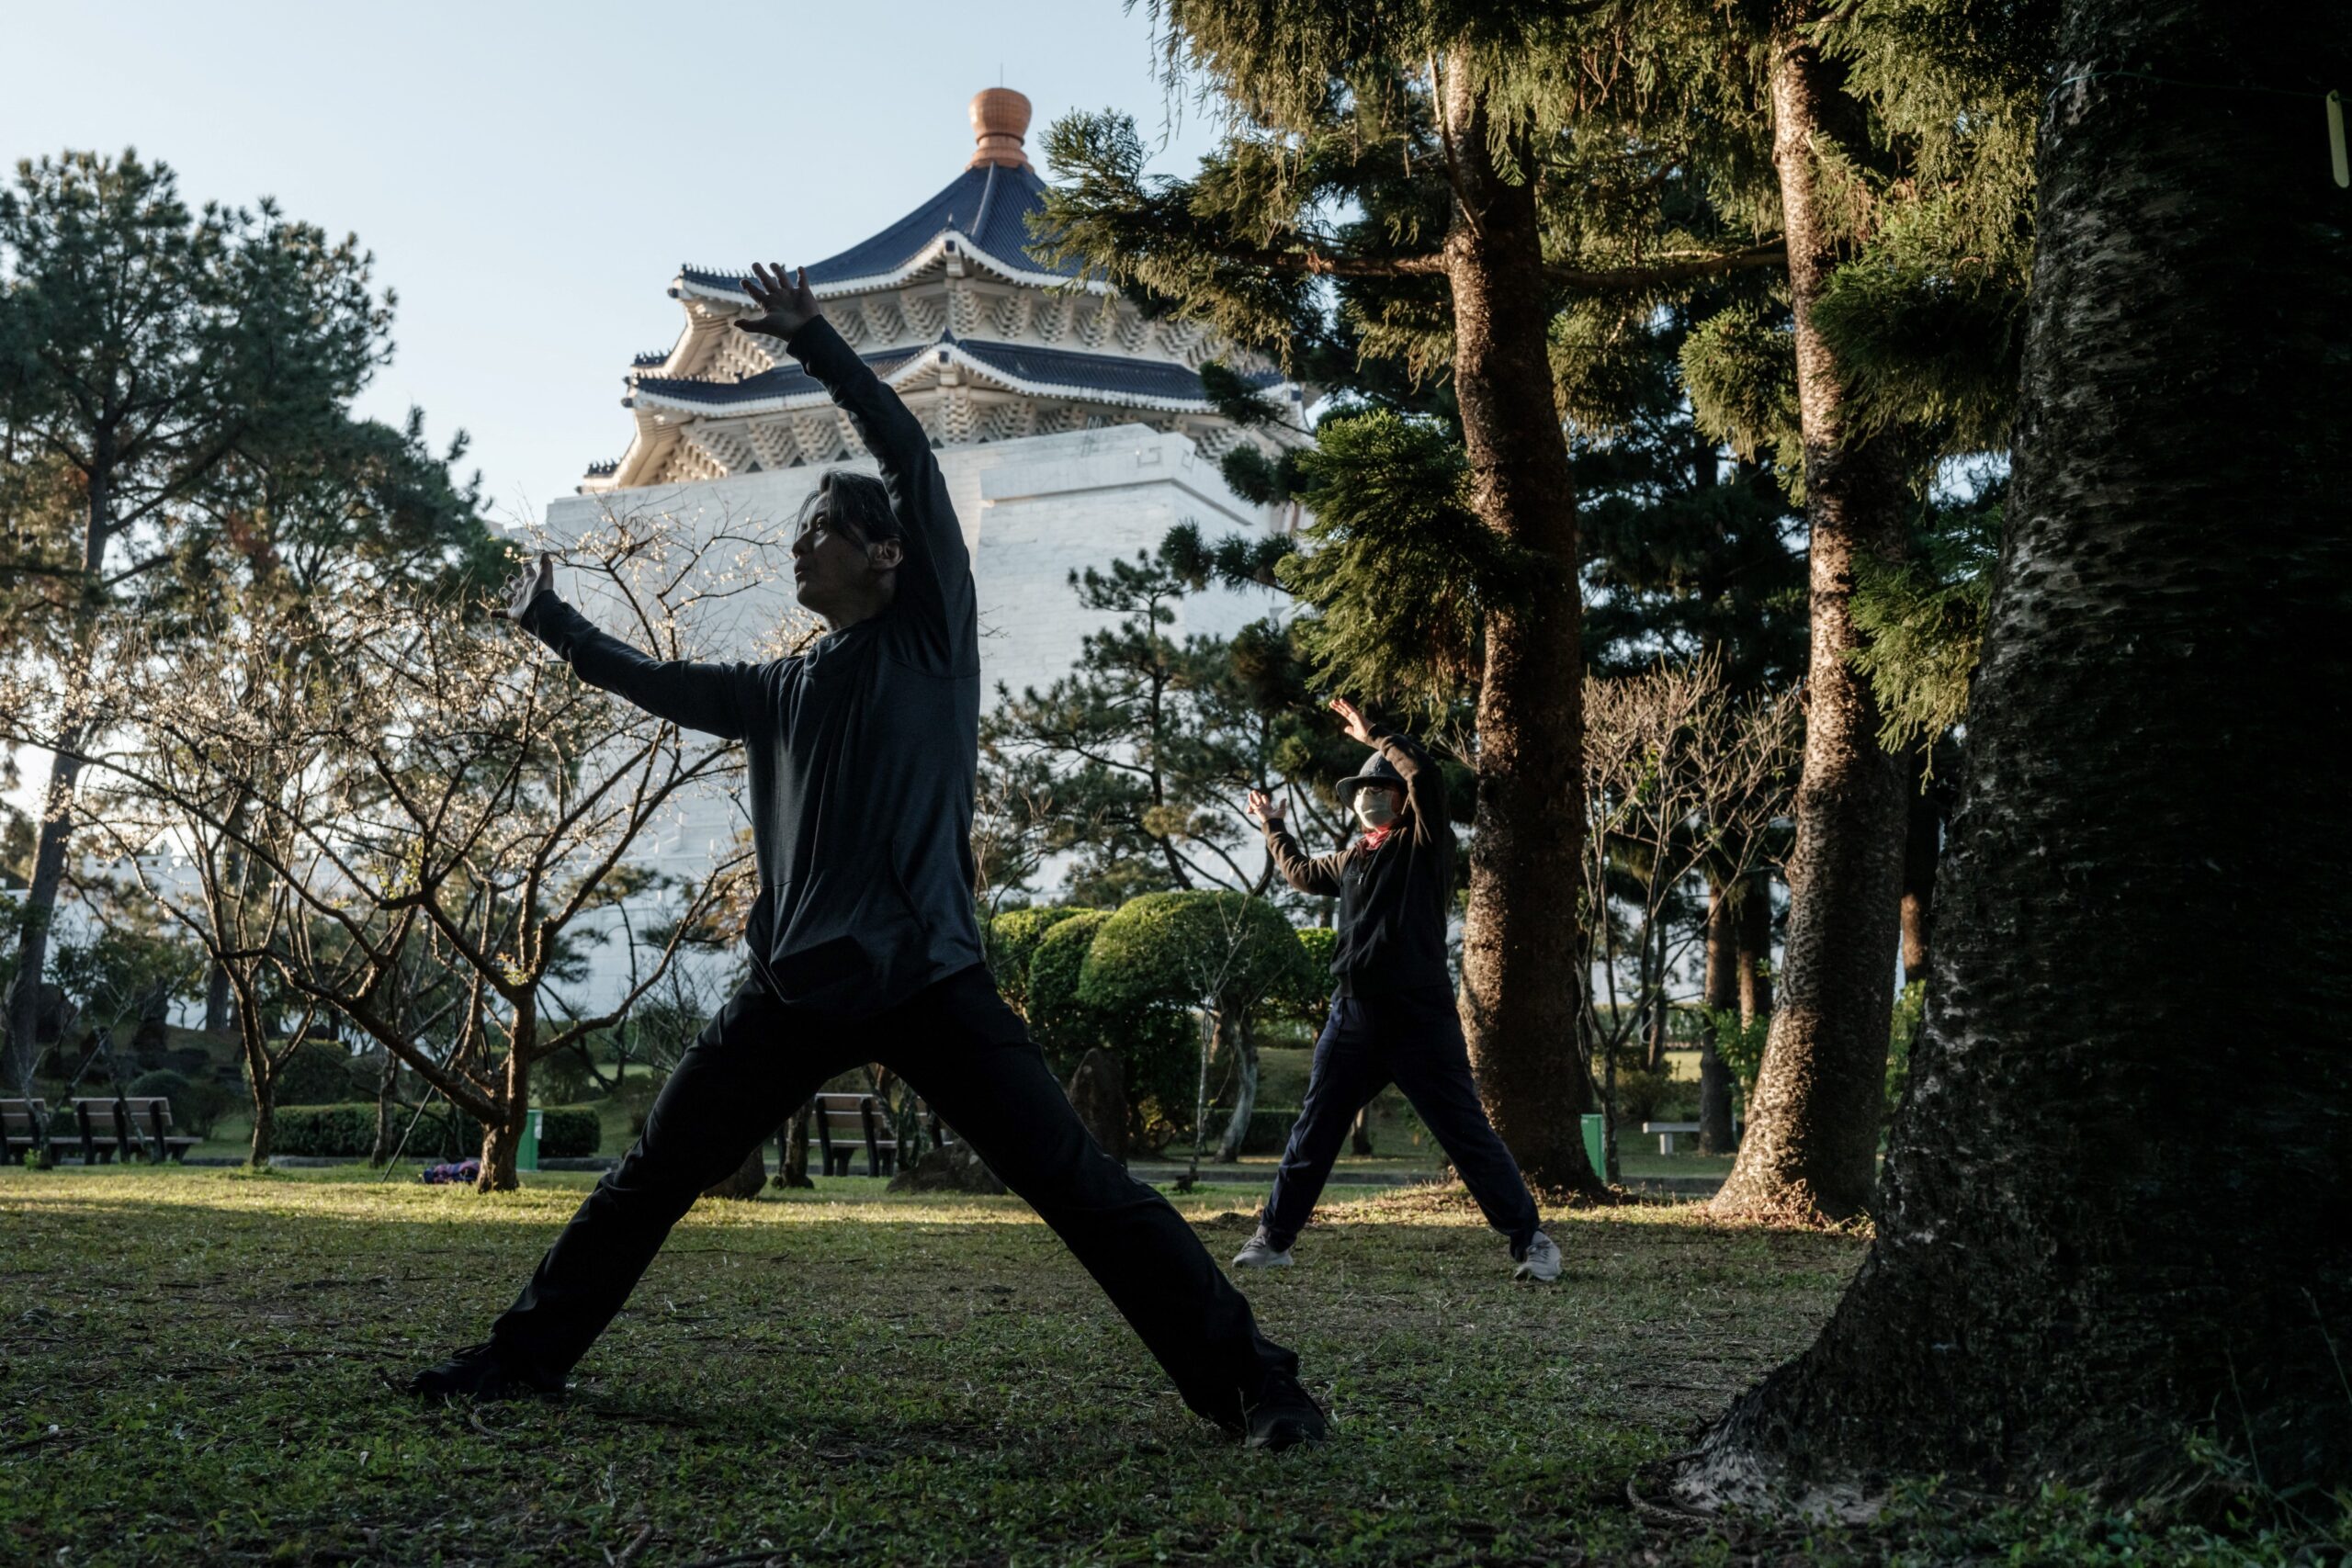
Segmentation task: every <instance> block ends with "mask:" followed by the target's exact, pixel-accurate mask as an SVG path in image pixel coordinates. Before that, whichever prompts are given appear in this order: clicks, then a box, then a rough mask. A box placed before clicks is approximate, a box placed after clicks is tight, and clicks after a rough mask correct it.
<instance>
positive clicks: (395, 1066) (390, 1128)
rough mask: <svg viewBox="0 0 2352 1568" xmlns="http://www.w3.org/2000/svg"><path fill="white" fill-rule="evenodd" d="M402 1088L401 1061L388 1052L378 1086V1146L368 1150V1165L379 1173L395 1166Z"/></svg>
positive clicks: (398, 1141) (399, 1131) (399, 1136)
mask: <svg viewBox="0 0 2352 1568" xmlns="http://www.w3.org/2000/svg"><path fill="white" fill-rule="evenodd" d="M400 1085H401V1059H400V1058H399V1057H398V1056H395V1055H392V1054H391V1053H390V1051H387V1052H385V1053H384V1076H383V1077H381V1078H379V1079H378V1080H377V1084H376V1145H375V1147H373V1148H371V1149H369V1150H368V1164H369V1165H372V1166H374V1167H376V1168H378V1169H379V1170H380V1169H382V1168H384V1167H385V1166H388V1165H390V1164H391V1163H392V1150H393V1148H394V1147H395V1146H397V1145H398V1144H399V1143H400V1138H401V1129H400V1105H401V1101H400Z"/></svg>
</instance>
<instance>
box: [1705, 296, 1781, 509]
mask: <svg viewBox="0 0 2352 1568" xmlns="http://www.w3.org/2000/svg"><path fill="white" fill-rule="evenodd" d="M1681 357H1682V383H1683V385H1684V386H1685V387H1687V388H1688V389H1690V393H1691V412H1692V414H1693V416H1694V417H1695V418H1696V420H1697V423H1698V426H1699V428H1700V429H1701V430H1702V431H1704V432H1705V433H1706V434H1709V435H1711V436H1713V438H1714V439H1716V440H1718V441H1724V442H1727V443H1729V444H1730V446H1731V449H1732V450H1733V451H1734V452H1736V453H1737V454H1738V455H1739V456H1740V457H1746V458H1751V459H1753V458H1757V457H1770V458H1771V459H1772V460H1773V462H1774V465H1775V466H1776V467H1777V468H1779V470H1780V472H1781V475H1782V477H1783V478H1784V479H1785V480H1786V481H1787V483H1788V485H1789V488H1790V490H1791V491H1792V493H1793V494H1794V495H1795V496H1796V498H1797V499H1799V500H1802V499H1803V490H1804V434H1803V432H1802V431H1801V430H1800V429H1799V427H1798V422H1797V354H1796V339H1795V336H1794V334H1793V333H1792V332H1791V330H1790V326H1789V316H1788V308H1787V306H1786V304H1785V303H1781V304H1773V303H1769V302H1766V301H1761V300H1743V301H1739V302H1736V303H1734V304H1732V305H1729V306H1727V307H1725V308H1724V310H1721V311H1719V312H1717V313H1716V314H1715V315H1713V316H1711V317H1709V318H1708V319H1707V320H1706V321H1702V322H1701V323H1700V324H1699V325H1698V326H1696V327H1694V328H1693V329H1692V330H1691V334H1690V336H1689V337H1687V338H1686V339H1684V340H1683V344H1682V355H1681Z"/></svg>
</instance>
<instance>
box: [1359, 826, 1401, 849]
mask: <svg viewBox="0 0 2352 1568" xmlns="http://www.w3.org/2000/svg"><path fill="white" fill-rule="evenodd" d="M1396 830H1397V824H1396V823H1394V822H1384V823H1382V824H1381V825H1380V826H1379V827H1377V828H1366V829H1364V830H1363V847H1364V848H1365V849H1366V850H1376V849H1378V848H1379V847H1380V846H1381V845H1383V844H1385V843H1386V842H1387V841H1388V835H1389V834H1391V833H1393V832H1395V831H1396Z"/></svg>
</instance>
